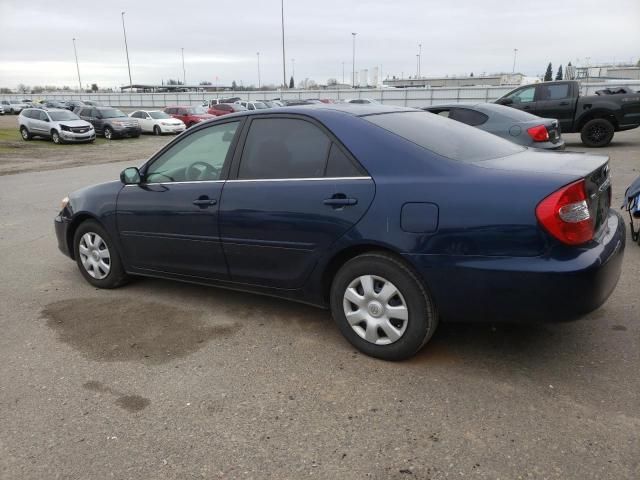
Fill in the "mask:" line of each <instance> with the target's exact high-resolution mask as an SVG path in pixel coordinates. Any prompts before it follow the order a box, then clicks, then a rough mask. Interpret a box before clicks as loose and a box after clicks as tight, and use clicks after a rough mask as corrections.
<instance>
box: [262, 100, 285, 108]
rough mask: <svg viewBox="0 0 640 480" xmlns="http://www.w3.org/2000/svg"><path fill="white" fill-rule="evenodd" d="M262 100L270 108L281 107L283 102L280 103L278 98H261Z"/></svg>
mask: <svg viewBox="0 0 640 480" xmlns="http://www.w3.org/2000/svg"><path fill="white" fill-rule="evenodd" d="M260 101H261V102H262V103H264V104H265V105H266V106H267V107H269V108H280V107H282V103H280V102H279V101H278V100H260Z"/></svg>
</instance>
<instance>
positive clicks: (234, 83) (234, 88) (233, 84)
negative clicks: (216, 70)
mask: <svg viewBox="0 0 640 480" xmlns="http://www.w3.org/2000/svg"><path fill="white" fill-rule="evenodd" d="M237 89H238V84H237V83H236V81H235V80H234V81H233V82H231V90H233V91H234V92H235V91H236V90H237Z"/></svg>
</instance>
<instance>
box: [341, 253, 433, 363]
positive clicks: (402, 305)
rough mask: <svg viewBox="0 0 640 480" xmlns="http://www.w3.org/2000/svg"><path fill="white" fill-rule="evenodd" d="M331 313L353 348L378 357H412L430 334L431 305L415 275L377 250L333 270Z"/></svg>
mask: <svg viewBox="0 0 640 480" xmlns="http://www.w3.org/2000/svg"><path fill="white" fill-rule="evenodd" d="M330 303H331V313H332V315H333V318H334V320H335V321H336V323H337V324H338V327H339V328H340V331H341V332H342V334H343V335H344V336H345V337H346V338H347V340H349V342H351V344H352V345H353V346H355V347H356V348H357V349H358V350H360V351H362V352H363V353H366V354H367V355H371V356H372V357H377V358H381V359H384V360H403V359H406V358H409V357H411V356H413V355H415V354H416V353H417V352H418V351H419V350H420V349H421V348H422V347H423V346H424V344H425V343H427V341H428V340H429V339H430V338H431V336H432V335H433V333H434V332H435V329H436V326H437V324H438V316H437V312H436V308H435V305H434V304H433V301H432V300H431V297H430V296H429V294H428V292H427V290H426V288H425V286H424V285H423V283H422V282H421V281H420V279H419V278H418V277H417V276H416V274H415V273H414V272H413V271H412V270H411V269H410V268H409V267H408V266H407V265H405V264H404V263H403V262H402V261H401V260H400V259H398V258H396V257H394V256H392V255H389V254H386V253H382V252H372V253H366V254H363V255H359V256H357V257H355V258H353V259H351V260H349V261H348V262H347V263H345V264H344V265H343V266H342V268H340V270H339V271H338V273H337V274H336V276H335V277H334V279H333V282H332V285H331V293H330Z"/></svg>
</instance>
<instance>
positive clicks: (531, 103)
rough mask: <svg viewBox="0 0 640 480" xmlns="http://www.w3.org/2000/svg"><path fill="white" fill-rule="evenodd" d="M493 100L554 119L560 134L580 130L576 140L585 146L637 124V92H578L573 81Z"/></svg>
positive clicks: (527, 88) (524, 88)
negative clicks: (558, 125) (585, 93)
mask: <svg viewBox="0 0 640 480" xmlns="http://www.w3.org/2000/svg"><path fill="white" fill-rule="evenodd" d="M610 90H611V88H610ZM611 91H613V90H611ZM625 92H626V90H625ZM495 103H497V104H500V105H507V106H509V107H512V108H516V109H518V110H524V111H527V112H529V113H531V114H533V115H538V116H539V117H545V118H555V119H557V120H558V121H559V122H560V128H561V129H562V131H563V132H564V133H577V132H580V140H582V143H583V144H584V145H586V146H587V147H595V148H599V147H604V146H606V145H608V144H609V143H610V142H611V140H612V139H613V135H614V133H615V132H622V131H625V130H631V129H634V128H638V127H640V95H639V94H637V93H622V92H621V93H613V94H605V95H581V94H580V83H579V82H578V81H575V80H568V81H567V80H565V81H557V82H542V83H536V84H535V85H525V86H522V87H518V88H516V89H514V90H512V91H510V92H508V93H506V94H505V95H503V96H502V97H500V98H499V99H497V100H496V101H495Z"/></svg>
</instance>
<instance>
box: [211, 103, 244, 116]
mask: <svg viewBox="0 0 640 480" xmlns="http://www.w3.org/2000/svg"><path fill="white" fill-rule="evenodd" d="M245 110H247V108H246V107H243V106H242V105H240V104H239V103H217V104H215V105H211V108H209V110H207V113H210V114H211V115H215V116H216V117H220V116H222V115H228V114H230V113H235V112H244V111H245Z"/></svg>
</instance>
